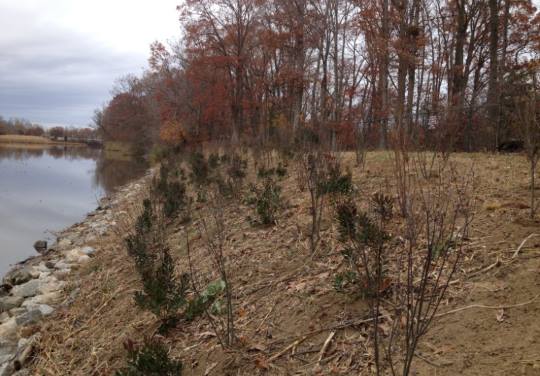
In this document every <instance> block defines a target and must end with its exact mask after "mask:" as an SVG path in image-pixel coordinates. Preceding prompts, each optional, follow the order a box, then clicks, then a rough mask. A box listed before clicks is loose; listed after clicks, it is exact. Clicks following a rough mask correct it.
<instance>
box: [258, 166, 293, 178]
mask: <svg viewBox="0 0 540 376" xmlns="http://www.w3.org/2000/svg"><path fill="white" fill-rule="evenodd" d="M287 173H288V171H287V167H286V166H285V165H284V164H282V163H281V162H279V163H278V165H277V167H276V168H265V167H261V168H260V169H259V171H258V172H257V177H258V178H260V179H266V178H272V177H278V178H279V179H283V178H284V177H285V176H287Z"/></svg>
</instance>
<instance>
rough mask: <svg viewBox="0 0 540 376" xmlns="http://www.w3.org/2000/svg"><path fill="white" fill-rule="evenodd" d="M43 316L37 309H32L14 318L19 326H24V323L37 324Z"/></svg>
mask: <svg viewBox="0 0 540 376" xmlns="http://www.w3.org/2000/svg"><path fill="white" fill-rule="evenodd" d="M42 317H43V314H42V313H41V311H40V310H39V309H34V310H32V311H28V312H26V313H23V314H22V315H20V316H17V317H16V318H15V322H16V323H17V325H19V326H26V325H33V324H37V323H38V322H39V321H40V320H41V318H42Z"/></svg>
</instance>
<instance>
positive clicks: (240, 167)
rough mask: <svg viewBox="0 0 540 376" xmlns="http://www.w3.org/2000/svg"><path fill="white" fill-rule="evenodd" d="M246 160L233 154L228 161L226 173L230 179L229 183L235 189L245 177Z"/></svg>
mask: <svg viewBox="0 0 540 376" xmlns="http://www.w3.org/2000/svg"><path fill="white" fill-rule="evenodd" d="M246 170H247V161H246V160H245V159H242V158H240V156H238V155H237V154H234V155H233V157H232V160H231V162H230V166H229V168H228V169H227V175H228V177H229V179H230V185H231V186H232V187H233V188H234V189H235V191H236V190H237V189H238V188H239V187H240V186H241V185H242V182H243V180H244V178H245V177H246Z"/></svg>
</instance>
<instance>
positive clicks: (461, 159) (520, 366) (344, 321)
mask: <svg viewBox="0 0 540 376" xmlns="http://www.w3.org/2000/svg"><path fill="white" fill-rule="evenodd" d="M352 159H353V158H352V156H351V155H348V156H346V161H347V163H348V164H349V165H350V166H351V168H352V171H353V173H354V180H355V183H356V184H357V186H358V188H359V190H360V191H361V192H362V193H365V194H366V195H367V194H369V195H371V194H373V193H375V192H377V191H381V190H382V191H385V192H387V193H390V194H394V192H395V187H394V185H393V183H392V181H393V180H392V179H393V178H392V159H391V155H390V154H387V153H379V152H377V153H369V154H368V158H367V163H366V166H365V169H363V170H362V171H360V170H359V169H358V168H356V167H354V164H353V162H352ZM452 159H453V160H454V161H455V162H456V163H457V164H461V165H462V166H470V165H471V164H474V165H475V166H476V169H475V170H476V183H477V184H476V191H475V195H476V202H477V204H476V210H475V219H474V222H473V227H472V231H471V236H470V241H469V243H468V247H467V250H466V255H465V258H464V261H463V264H462V267H461V269H460V271H459V272H458V274H457V275H456V279H455V281H454V283H453V284H452V287H451V289H450V291H449V293H448V299H447V301H446V302H445V304H444V305H443V306H442V307H441V308H440V310H439V312H440V314H441V317H439V318H438V319H437V320H436V321H435V322H434V324H433V327H432V329H431V331H430V332H429V333H428V335H427V336H426V337H425V338H424V341H423V342H422V344H421V346H420V351H419V353H418V358H417V359H416V360H415V363H414V366H413V368H414V374H416V375H426V376H427V375H441V376H442V375H540V320H539V319H538V318H539V317H540V298H538V295H539V294H540V273H539V272H540V237H532V238H530V240H529V241H528V242H527V243H526V244H525V245H524V246H523V247H522V249H521V251H520V253H519V255H518V256H517V257H516V258H513V255H514V253H515V250H516V248H517V247H518V246H519V245H520V244H521V242H522V241H523V240H524V239H525V238H527V237H528V236H529V235H531V234H533V233H540V229H539V223H540V222H539V221H538V220H531V219H529V209H528V207H529V201H528V197H529V193H528V173H527V172H528V164H527V162H526V160H525V158H524V157H523V156H520V155H491V154H457V155H454V156H452ZM248 180H254V172H253V171H251V176H250V177H249V178H248ZM283 195H284V197H285V200H286V202H287V207H286V209H285V210H284V211H283V212H282V213H281V214H280V216H279V220H278V223H277V225H276V226H273V227H261V226H254V225H252V224H251V223H250V221H249V220H247V218H248V217H254V212H253V209H252V208H251V207H250V206H248V205H245V204H242V203H235V204H232V205H229V206H228V207H227V209H226V213H225V216H224V218H225V227H226V228H227V231H228V236H227V244H228V246H227V256H228V259H229V266H230V269H231V276H232V281H231V286H232V288H233V291H234V295H235V313H236V318H237V319H236V325H237V335H238V338H239V344H238V346H237V347H235V348H234V349H232V350H227V351H224V350H222V348H221V347H220V346H219V344H218V342H217V339H216V338H215V335H214V334H213V331H212V328H211V326H210V325H209V323H208V321H207V320H206V319H205V318H204V317H201V318H200V319H197V320H195V321H194V322H191V323H183V324H181V325H179V326H178V328H176V329H174V330H173V331H172V332H171V333H170V334H169V335H168V336H167V338H166V339H165V340H166V342H167V343H168V344H169V345H170V346H171V356H172V357H176V358H179V359H181V360H182V361H183V363H184V374H185V375H259V374H260V375H265V374H268V375H369V374H373V373H372V372H373V367H372V364H371V359H372V354H371V349H370V346H369V343H368V340H369V327H368V325H367V324H366V323H363V322H362V320H363V319H365V318H367V317H368V316H369V315H368V309H367V306H366V303H365V302H364V301H363V300H362V299H359V298H358V297H355V296H351V295H350V294H343V293H338V292H336V291H335V289H334V288H333V279H334V275H335V273H336V272H337V271H338V270H340V268H341V267H342V262H343V259H342V256H341V254H340V250H341V249H340V245H339V243H338V242H337V229H336V225H335V221H334V219H333V214H332V212H331V210H327V212H326V213H325V219H324V223H323V236H322V242H321V245H320V248H319V252H318V253H317V254H315V255H312V254H311V253H310V251H309V243H308V237H307V234H308V227H309V211H308V195H307V193H306V192H304V193H302V192H300V191H299V189H298V186H297V183H296V179H295V172H294V168H293V166H292V165H291V166H289V177H288V178H287V179H286V180H285V181H284V182H283ZM141 198H142V197H141ZM136 202H139V204H137V203H136ZM139 209H140V200H137V199H136V200H129V201H122V202H120V203H119V204H118V205H117V207H116V208H115V213H116V217H117V218H116V221H117V223H118V225H117V230H116V231H115V233H111V234H108V235H105V236H104V237H103V238H102V239H100V240H99V241H98V242H97V243H96V244H93V246H94V247H96V249H98V252H97V256H96V257H95V259H94V260H93V261H91V263H90V264H89V265H87V266H85V267H83V268H82V269H80V270H79V272H78V273H76V274H74V275H72V276H70V277H69V282H70V286H71V289H74V288H75V287H77V286H78V287H80V294H79V295H78V298H77V299H76V300H75V302H74V303H73V304H72V305H71V306H69V307H66V308H63V309H61V310H59V311H58V312H57V313H56V314H55V315H54V317H52V318H51V319H49V320H48V321H47V322H45V323H44V324H43V325H44V326H43V328H42V333H43V339H42V342H41V347H40V349H39V351H38V353H37V357H36V360H35V362H34V364H33V365H32V371H33V372H34V373H35V374H39V375H55V376H56V375H110V374H113V373H114V370H116V369H118V367H120V366H122V365H123V364H124V362H125V350H124V349H123V346H122V344H123V342H124V341H125V340H126V339H132V340H135V341H140V340H142V339H143V338H144V337H145V336H151V335H152V334H154V333H155V332H156V329H157V327H158V325H159V324H158V322H157V321H156V319H155V318H154V317H153V316H152V315H150V314H148V313H145V312H142V311H141V310H139V309H138V308H137V307H136V306H135V303H134V301H133V293H134V292H135V291H137V289H138V288H140V281H139V280H138V276H137V274H136V272H135V269H134V267H133V265H132V262H131V260H130V259H129V258H128V256H127V254H126V250H125V248H124V241H123V237H124V235H125V234H126V231H127V230H128V229H129V226H130V223H131V221H132V220H133V218H134V217H135V216H136V213H137V212H138V210H139ZM206 210H207V208H206V207H205V205H203V204H199V205H197V206H196V207H195V208H194V211H193V223H191V224H189V225H185V224H179V223H177V224H172V225H171V226H169V227H170V228H169V229H168V231H169V232H170V233H169V236H168V239H169V243H170V245H171V247H172V249H173V250H174V257H175V259H176V260H178V268H179V270H181V271H186V270H187V269H188V262H187V253H186V241H185V234H186V231H187V233H188V234H189V239H190V242H191V248H192V253H193V254H192V257H193V260H194V264H195V267H196V270H197V271H198V274H199V276H200V278H201V279H205V280H208V281H209V280H212V279H213V278H215V275H213V274H212V270H211V267H210V262H209V259H208V256H207V253H206V249H205V247H204V242H203V239H201V235H200V233H199V231H198V230H197V229H198V225H199V224H200V218H201V216H204V215H205V213H206ZM66 292H67V293H69V290H68V291H66ZM504 307H506V308H504ZM329 338H330V339H331V340H330V341H329V342H328V343H329V345H328V346H327V347H326V348H323V345H324V343H325V341H326V340H327V339H329ZM322 350H324V351H322Z"/></svg>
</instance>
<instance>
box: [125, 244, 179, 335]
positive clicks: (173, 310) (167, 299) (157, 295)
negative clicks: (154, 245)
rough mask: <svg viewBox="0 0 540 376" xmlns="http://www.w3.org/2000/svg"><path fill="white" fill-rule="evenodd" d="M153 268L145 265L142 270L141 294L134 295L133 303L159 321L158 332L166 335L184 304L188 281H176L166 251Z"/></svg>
mask: <svg viewBox="0 0 540 376" xmlns="http://www.w3.org/2000/svg"><path fill="white" fill-rule="evenodd" d="M155 264H156V263H154V265H148V267H147V269H146V270H144V272H143V274H142V277H143V280H142V282H143V291H137V292H136V293H135V302H136V303H137V305H138V306H139V307H141V308H142V309H145V310H148V311H150V312H152V313H153V314H154V315H156V317H158V318H160V319H161V321H162V326H161V327H160V330H159V331H160V332H161V333H165V332H167V330H168V329H169V328H171V327H173V326H175V325H176V323H177V321H178V316H177V313H178V310H179V309H180V308H182V307H183V306H185V305H186V303H187V301H186V293H187V289H188V286H189V277H188V275H187V274H183V275H182V276H181V277H180V279H177V277H176V275H175V265H174V261H173V259H172V257H171V255H170V252H169V250H168V249H167V248H164V249H163V250H162V251H161V255H160V257H159V260H158V261H157V265H155Z"/></svg>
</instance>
